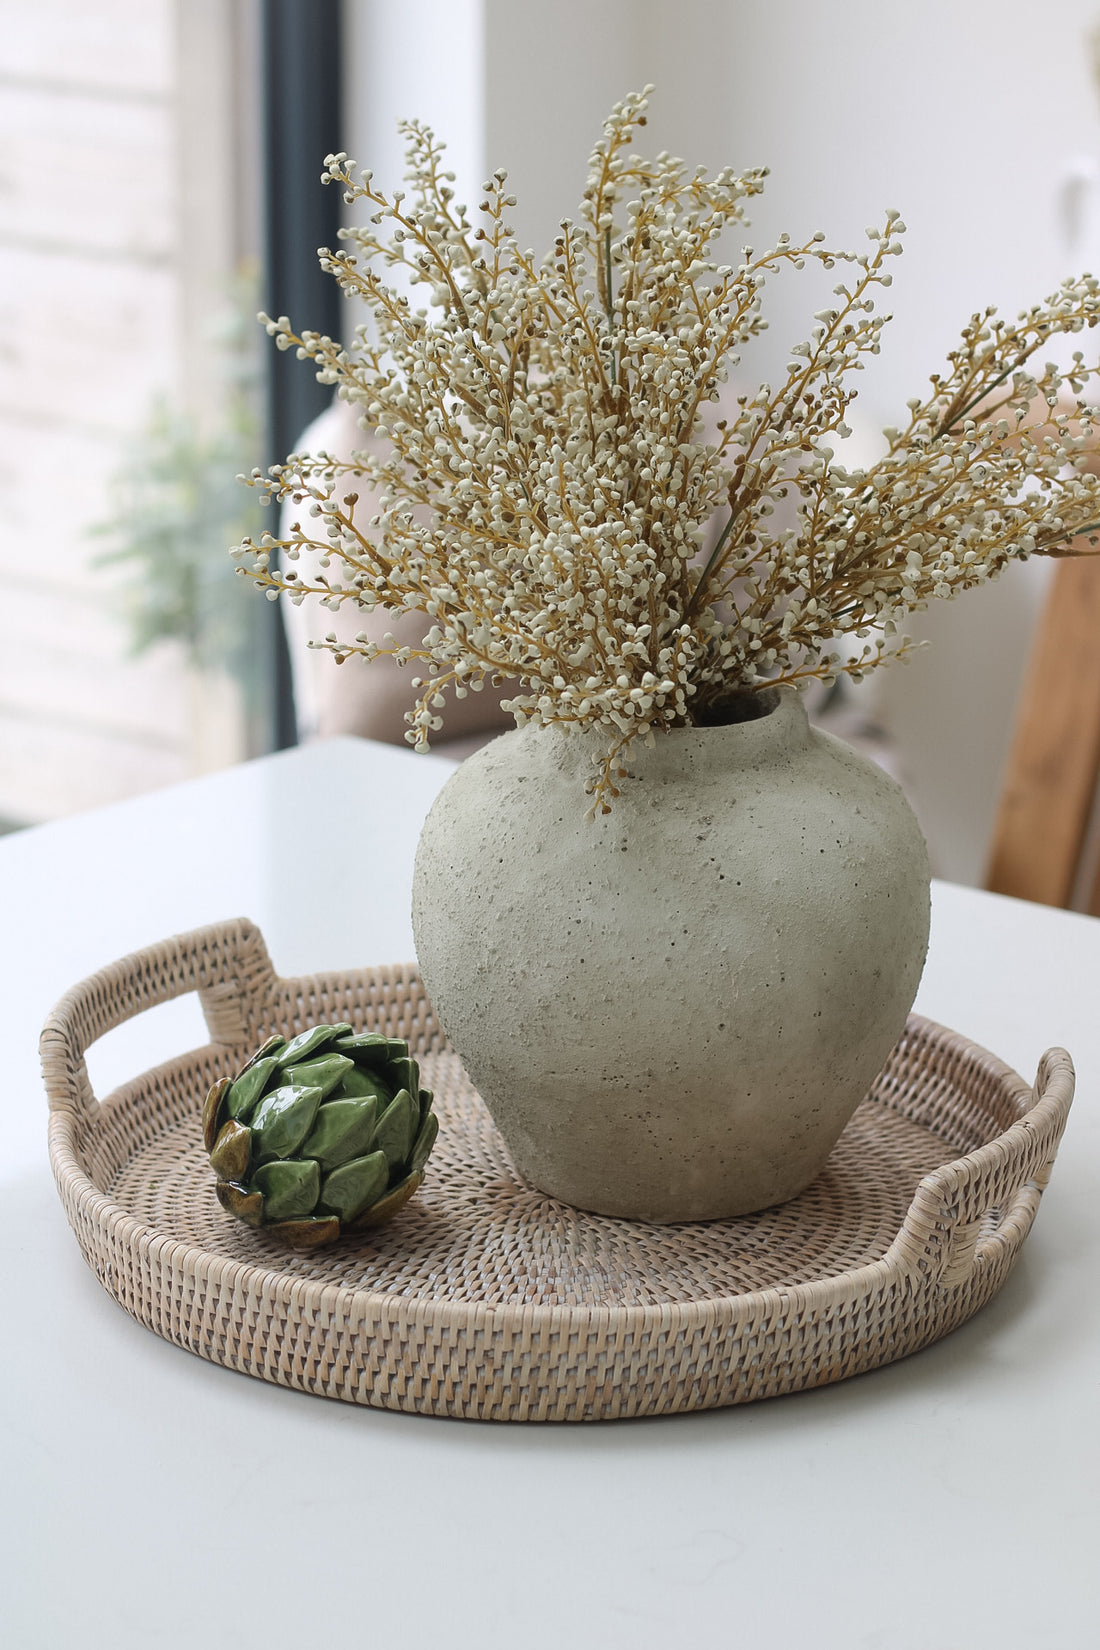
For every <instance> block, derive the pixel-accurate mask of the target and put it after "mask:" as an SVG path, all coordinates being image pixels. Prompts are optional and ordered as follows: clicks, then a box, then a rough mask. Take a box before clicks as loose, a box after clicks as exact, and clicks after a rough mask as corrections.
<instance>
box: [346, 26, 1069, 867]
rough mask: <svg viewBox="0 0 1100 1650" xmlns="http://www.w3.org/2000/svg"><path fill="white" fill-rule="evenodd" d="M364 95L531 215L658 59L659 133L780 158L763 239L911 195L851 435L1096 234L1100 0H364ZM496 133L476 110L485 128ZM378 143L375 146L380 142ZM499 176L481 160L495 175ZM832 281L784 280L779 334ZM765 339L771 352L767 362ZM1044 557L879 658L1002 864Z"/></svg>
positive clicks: (803, 318) (934, 782)
mask: <svg viewBox="0 0 1100 1650" xmlns="http://www.w3.org/2000/svg"><path fill="white" fill-rule="evenodd" d="M348 5H349V17H350V18H351V19H352V28H353V54H354V63H353V65H352V76H353V78H354V79H355V80H356V81H357V82H358V83H359V85H361V87H362V101H363V113H362V114H361V115H360V116H359V120H360V127H359V129H360V130H361V131H362V132H363V136H364V139H366V140H367V143H368V144H369V145H373V149H372V151H371V152H372V153H373V154H374V155H375V156H376V157H378V169H379V171H383V170H384V169H385V168H388V167H389V166H390V165H391V160H390V156H391V153H392V150H387V148H386V143H387V141H389V140H388V139H387V137H386V134H385V131H384V130H383V128H384V127H385V125H386V123H387V122H389V121H390V120H391V114H396V113H423V114H426V115H427V116H428V117H429V118H430V119H434V120H436V121H437V122H438V125H439V129H440V131H444V130H451V131H453V132H455V133H456V134H457V137H458V149H459V152H460V153H461V155H462V156H463V157H467V156H468V157H469V163H470V165H471V167H472V168H474V169H477V168H476V167H474V157H475V156H476V158H477V167H480V168H481V169H482V170H484V169H491V168H492V167H494V166H497V165H504V166H506V167H507V168H508V171H509V173H510V177H511V183H512V187H513V189H514V191H515V193H516V194H517V196H518V197H519V206H518V207H517V209H516V211H515V213H514V220H515V222H516V224H517V227H518V229H519V232H520V236H521V239H523V240H524V241H525V242H526V243H527V244H530V245H532V246H534V247H535V248H536V249H541V247H542V246H543V245H545V244H546V243H547V242H548V241H549V239H550V237H551V236H552V234H553V231H554V227H555V225H556V223H557V221H558V219H559V218H560V217H561V216H562V215H563V214H564V213H567V212H569V213H574V212H575V208H576V203H577V200H578V198H579V194H580V189H581V185H582V182H583V177H584V169H585V160H586V157H587V155H588V152H589V150H590V148H591V146H592V143H593V141H594V140H595V138H596V137H597V136H598V135H599V129H600V123H601V121H602V118H603V116H604V115H605V114H606V113H607V111H608V109H609V108H610V107H611V105H612V103H613V102H615V101H616V100H617V99H618V98H619V97H621V96H622V95H623V94H624V93H625V92H626V91H628V90H633V89H635V88H636V87H638V86H640V85H642V84H643V83H645V82H646V81H652V82H654V83H655V84H656V86H657V88H658V90H657V93H656V96H655V97H654V100H653V105H652V115H651V120H650V126H649V130H648V132H647V133H646V134H645V137H646V146H647V147H650V146H652V148H653V150H657V149H659V148H668V149H671V150H673V151H674V152H675V153H677V154H681V155H683V156H684V157H685V158H686V159H688V160H690V161H693V162H695V161H698V162H702V163H704V164H706V165H707V166H708V167H710V168H712V169H713V168H717V167H718V166H721V165H725V164H735V165H738V166H744V167H748V166H756V165H767V166H769V167H770V168H771V173H772V175H771V178H770V180H769V188H768V192H767V195H766V196H765V198H764V201H763V202H762V203H760V205H759V207H758V209H757V211H756V212H755V214H754V218H755V221H754V224H753V227H752V232H751V233H752V240H753V244H755V245H757V246H761V245H763V244H764V239H765V237H766V236H768V235H771V234H774V233H775V232H777V231H778V230H779V229H782V228H789V229H790V230H791V232H792V233H796V232H798V231H801V230H803V229H806V230H814V229H817V228H821V229H823V230H825V232H826V234H827V235H828V236H829V237H830V239H833V240H835V241H836V242H837V243H838V244H839V245H842V246H844V245H856V244H858V243H859V242H860V241H861V239H862V235H863V230H864V227H865V226H866V225H868V224H871V223H875V222H877V221H881V217H882V213H883V211H884V209H885V208H886V207H887V206H896V207H897V208H898V209H899V210H900V211H901V212H902V213H903V215H904V218H905V221H906V223H907V225H908V228H909V235H908V237H907V245H908V250H907V252H906V255H905V257H904V258H903V259H901V260H899V265H898V267H897V268H896V270H895V281H894V286H893V289H892V294H891V296H892V298H893V309H894V312H895V314H896V316H897V319H896V321H895V322H894V324H893V326H892V327H891V328H890V329H889V330H888V334H887V339H886V342H885V344H884V350H883V354H882V356H881V357H880V358H879V360H878V361H877V362H876V363H875V371H874V372H870V371H869V372H868V373H866V375H865V378H864V381H863V392H862V398H861V402H860V403H859V414H860V416H859V418H858V420H856V421H854V422H855V423H856V425H857V434H856V437H855V438H854V439H856V440H858V441H859V442H860V444H861V445H863V446H865V447H873V445H874V443H875V441H876V440H877V439H878V431H879V430H880V429H881V427H882V425H883V424H886V423H891V422H895V421H897V419H898V415H899V410H900V408H901V407H902V406H903V405H904V402H905V400H906V398H907V397H908V396H910V395H913V394H917V393H920V392H921V391H922V389H923V387H924V383H925V380H926V379H927V376H928V374H929V373H930V372H931V371H933V370H936V368H938V367H939V366H940V365H941V363H942V361H943V359H944V356H945V354H946V351H947V350H948V349H949V348H950V347H951V346H952V344H953V342H954V340H955V338H956V337H957V334H958V331H959V328H960V326H961V325H962V323H963V322H964V321H965V319H966V318H967V317H968V316H969V314H970V313H971V311H972V310H974V309H976V308H978V307H979V306H982V305H984V304H986V303H989V302H994V303H997V304H999V305H1000V306H1001V308H1002V309H1003V310H1005V311H1007V312H1014V311H1015V310H1016V309H1018V308H1019V307H1021V306H1022V305H1024V304H1025V303H1030V302H1032V301H1034V300H1035V299H1037V298H1040V297H1042V296H1044V295H1046V293H1048V292H1049V291H1050V290H1052V289H1053V287H1054V286H1055V285H1056V284H1057V282H1058V281H1059V279H1060V278H1061V277H1062V276H1063V275H1064V274H1066V273H1068V272H1070V271H1071V270H1076V269H1078V268H1080V267H1083V266H1085V265H1087V264H1088V263H1089V262H1090V261H1096V262H1100V251H1097V249H1096V248H1095V246H1094V247H1092V248H1091V249H1090V248H1089V246H1087V245H1085V244H1081V243H1080V237H1079V244H1077V245H1076V246H1072V247H1071V246H1070V244H1069V237H1068V236H1067V231H1066V222H1065V214H1064V211H1063V206H1064V200H1063V180H1064V178H1065V175H1066V172H1067V169H1068V168H1069V167H1071V166H1072V165H1073V164H1074V163H1075V162H1077V161H1078V160H1079V159H1080V157H1085V158H1086V160H1088V159H1100V96H1098V93H1097V88H1096V83H1095V81H1094V79H1093V73H1092V68H1091V46H1090V44H1089V38H1088V37H1089V32H1090V30H1091V29H1092V28H1093V27H1095V26H1096V25H1097V23H1098V22H1100V0H1062V3H1061V4H1060V5H1059V6H1058V7H1057V8H1056V9H1055V10H1051V11H1046V12H1044V11H1042V10H1041V9H1040V8H1039V7H1037V6H1036V5H1035V3H1034V0H965V3H961V0H920V3H919V4H914V3H913V0H833V3H830V4H824V3H822V0H725V3H722V0H709V3H708V0H679V3H678V4H677V5H676V6H675V8H673V7H672V6H671V5H669V4H667V3H666V0H633V3H631V0H587V3H582V0H557V3H556V4H555V5H554V6H553V7H548V6H544V5H542V4H537V3H535V0H465V3H464V4H456V3H454V0H452V3H451V4H450V5H449V6H444V5H441V4H440V5H436V4H433V3H430V0H417V3H416V4H404V5H402V6H399V7H383V6H382V5H381V4H378V3H377V0H348ZM479 134H480V136H479ZM359 147H360V149H361V150H362V151H363V152H361V153H360V154H358V156H357V158H358V159H359V160H361V161H363V162H364V164H372V163H373V162H372V161H371V160H370V159H369V158H368V149H367V147H366V146H365V144H364V143H362V142H361V143H360V144H359ZM478 181H480V180H478ZM818 307H819V301H818V300H817V299H816V296H815V295H814V294H812V293H811V291H810V290H809V286H808V283H804V284H802V285H799V283H798V282H797V279H796V280H793V281H790V280H789V281H786V282H783V283H778V284H777V285H776V287H775V290H774V292H773V293H772V295H771V299H770V302H769V307H768V314H769V316H770V319H771V326H772V333H771V338H772V340H774V344H773V347H772V351H771V356H770V359H771V360H772V361H773V362H774V361H775V359H776V358H777V356H778V355H779V352H781V351H782V350H783V349H784V348H785V347H786V346H787V345H788V344H789V343H792V342H794V341H796V340H797V339H799V338H801V337H803V336H804V335H805V332H806V329H807V327H808V325H809V317H810V315H811V314H812V311H813V310H814V309H816V308H818ZM768 359H769V358H768V352H767V351H765V352H763V356H762V359H761V361H760V363H759V366H760V375H761V376H766V375H767V372H768ZM1046 572H1047V568H1046V567H1045V566H1041V565H1040V566H1036V567H1027V568H1020V569H1014V570H1013V571H1012V573H1011V574H1010V575H1009V576H1008V577H1007V578H1006V579H1005V580H1004V581H1002V582H1001V583H1000V584H998V585H995V586H992V587H989V588H988V589H986V590H983V591H981V592H978V593H974V594H972V595H970V596H967V597H964V598H963V599H962V601H961V602H960V603H959V604H958V605H957V606H944V607H941V608H940V610H939V611H938V612H935V613H934V614H932V615H930V616H926V617H924V618H922V620H921V621H920V627H919V628H920V634H921V635H923V636H927V637H928V638H930V639H931V642H932V645H931V646H930V647H929V648H928V649H926V650H925V652H924V653H923V654H922V655H921V656H920V657H919V658H918V659H917V660H916V661H915V662H914V663H913V664H911V665H910V666H909V667H908V668H907V669H901V668H895V669H894V670H893V671H886V672H883V673H882V675H881V676H880V677H879V679H878V680H879V690H878V692H877V693H876V694H875V696H874V702H875V704H876V705H877V707H878V708H879V710H880V711H881V715H882V717H883V718H884V719H885V720H886V722H887V723H888V725H889V727H890V730H891V731H892V732H893V733H894V735H895V736H896V737H897V738H898V740H899V741H900V742H901V744H902V747H903V748H902V757H903V763H904V767H905V770H906V773H907V778H908V783H909V786H910V790H911V794H912V795H913V799H914V802H915V805H916V807H917V811H918V813H919V814H920V816H921V819H922V823H923V824H924V826H925V830H926V834H927V835H928V837H929V840H930V845H931V847H932V852H933V858H934V861H935V864H936V867H937V869H938V870H939V871H940V872H941V874H945V875H948V876H950V877H953V878H956V879H958V880H964V881H974V880H978V879H979V878H980V876H981V871H982V866H983V861H984V853H985V842H986V838H987V835H988V830H989V825H990V822H991V819H992V815H993V810H994V807H995V801H996V789H997V783H998V775H999V772H1000V767H1001V763H1002V761H1003V757H1004V752H1005V749H1006V746H1007V741H1008V737H1009V731H1010V725H1011V716H1012V708H1013V703H1014V699H1015V695H1016V692H1017V688H1018V683H1019V679H1020V673H1021V668H1022V662H1023V656H1024V653H1025V652H1026V647H1027V643H1028V639H1029V636H1030V631H1031V627H1032V624H1033V621H1034V615H1035V611H1036V607H1037V604H1038V602H1039V600H1040V597H1041V592H1042V589H1043V586H1044V583H1045V577H1044V575H1045V574H1046Z"/></svg>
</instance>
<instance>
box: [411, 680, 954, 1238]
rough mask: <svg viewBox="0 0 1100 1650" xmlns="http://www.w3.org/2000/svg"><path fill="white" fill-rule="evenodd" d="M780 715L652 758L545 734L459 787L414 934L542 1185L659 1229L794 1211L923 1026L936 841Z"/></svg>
mask: <svg viewBox="0 0 1100 1650" xmlns="http://www.w3.org/2000/svg"><path fill="white" fill-rule="evenodd" d="M771 698H772V700H773V702H774V708H773V709H772V710H771V712H770V714H768V715H765V716H762V717H760V718H759V719H757V720H754V721H747V722H740V723H736V724H734V725H731V726H723V727H712V728H684V729H677V730H675V731H674V732H671V733H667V734H658V735H657V738H656V743H655V746H654V747H653V748H652V749H646V748H645V747H644V746H643V745H642V742H641V740H640V739H639V740H637V741H635V743H634V744H633V745H631V746H630V747H629V750H628V753H627V760H626V764H625V765H626V766H627V768H628V770H629V773H630V777H629V778H628V779H626V780H624V781H621V785H622V795H621V796H620V797H618V798H616V799H615V801H614V803H613V808H612V812H611V813H610V814H609V815H606V816H604V817H602V818H600V819H597V820H595V821H590V820H587V819H586V817H585V815H586V813H587V810H588V806H589V802H588V799H587V797H586V796H585V794H584V785H585V780H586V778H587V777H588V776H589V775H591V774H592V773H593V771H594V767H593V761H592V758H593V755H594V754H595V753H598V752H599V751H600V749H601V742H600V740H599V739H596V738H594V737H593V736H591V735H590V734H587V733H584V732H579V731H572V732H566V731H564V730H559V729H552V728H543V727H539V726H534V725H529V726H527V727H525V728H523V729H520V730H517V731H515V732H512V733H506V734H503V735H501V736H500V737H499V738H497V739H495V740H493V741H492V743H491V744H489V745H486V746H485V747H484V748H483V749H482V750H480V751H478V752H477V753H476V754H475V755H474V756H472V757H470V758H469V759H468V760H467V761H466V762H464V763H463V764H462V766H461V767H459V768H458V769H457V770H456V771H455V773H454V774H453V775H452V776H451V778H450V779H449V780H448V781H447V784H446V785H445V786H444V788H443V790H442V791H441V792H440V795H439V797H438V798H437V800H436V802H435V804H434V806H433V808H432V810H431V813H430V814H429V816H428V819H427V821H426V823H425V826H424V830H423V833H422V836H421V839H420V844H419V848H418V851H417V861H416V874H415V879H414V890H413V926H414V932H415V936H416V946H417V956H418V959H419V963H420V968H421V972H422V975H423V978H424V982H425V986H426V988H427V991H428V995H429V997H430V998H431V1000H432V1003H433V1006H434V1008H435V1011H436V1014H437V1016H438V1018H439V1020H440V1023H441V1024H442V1026H443V1028H444V1030H445V1031H446V1033H447V1035H448V1037H449V1038H450V1039H451V1042H452V1043H453V1045H454V1047H455V1048H456V1050H457V1051H458V1053H459V1055H460V1056H461V1058H462V1060H463V1062H464V1064H465V1066H466V1069H467V1071H468V1072H469V1075H470V1077H471V1079H472V1081H473V1083H474V1084H475V1086H476V1087H477V1089H478V1091H479V1092H480V1094H481V1095H482V1097H483V1099H484V1100H485V1102H486V1104H487V1106H488V1107H489V1110H490V1112H491V1114H492V1116H493V1119H494V1121H495V1123H496V1124H497V1126H498V1128H499V1129H500V1131H501V1133H502V1134H503V1136H504V1139H505V1142H506V1143H507V1145H508V1147H509V1150H510V1152H511V1154H512V1157H513V1160H514V1162H515V1164H516V1167H517V1168H518V1170H519V1171H520V1173H521V1174H522V1175H523V1176H524V1177H525V1178H526V1179H527V1180H529V1181H531V1182H532V1183H533V1184H534V1185H535V1186H537V1187H539V1188H540V1189H541V1190H543V1191H545V1192H547V1193H549V1194H551V1195H552V1196H554V1197H557V1198H561V1199H563V1200H564V1201H565V1202H567V1203H571V1204H573V1205H575V1206H577V1207H578V1208H583V1209H588V1210H593V1211H595V1212H597V1213H600V1214H606V1215H615V1216H621V1217H625V1218H630V1219H639V1220H652V1221H659V1222H667V1221H682V1220H710V1219H719V1218H724V1217H729V1216H733V1215H738V1214H746V1213H748V1212H750V1211H752V1210H755V1209H760V1208H764V1207H767V1206H768V1205H770V1204H773V1203H779V1202H783V1201H785V1200H786V1199H787V1198H790V1197H793V1196H795V1195H796V1194H797V1193H798V1192H800V1191H801V1190H802V1189H803V1188H804V1187H805V1186H807V1185H808V1184H809V1183H810V1182H811V1181H812V1180H813V1179H814V1178H815V1176H816V1175H817V1174H818V1173H819V1172H820V1170H821V1169H822V1167H823V1166H824V1163H825V1160H826V1158H827V1157H828V1154H829V1152H830V1150H831V1149H832V1147H833V1145H834V1144H835V1142H836V1140H837V1138H838V1136H839V1134H840V1132H841V1130H842V1129H843V1127H844V1125H845V1123H846V1122H847V1121H848V1119H849V1117H850V1116H851V1114H852V1112H853V1111H854V1110H855V1107H856V1106H857V1105H858V1104H859V1102H860V1100H861V1099H862V1098H863V1096H864V1094H865V1093H866V1091H867V1089H868V1088H869V1087H870V1084H871V1081H872V1079H873V1078H874V1076H875V1075H876V1073H877V1072H878V1071H879V1069H880V1068H881V1066H882V1064H883V1063H884V1061H885V1059H886V1056H887V1054H888V1053H889V1051H890V1049H891V1048H892V1046H893V1044H894V1043H895V1041H896V1040H897V1038H898V1037H899V1036H900V1034H901V1032H902V1030H903V1028H904V1025H905V1019H906V1015H907V1013H908V1011H909V1008H910V1007H911V1005H912V1001H913V998H914V996H915V994H916V989H917V985H918V982H919V979H920V974H921V969H922V967H923V963H924V957H925V951H926V947H927V941H928V920H929V892H928V887H929V873H928V858H927V852H926V849H925V844H924V840H923V838H922V836H921V833H920V830H919V828H918V826H917V823H916V820H915V819H914V817H913V814H912V811H911V810H910V808H909V805H908V803H907V802H906V800H905V798H904V796H903V795H902V793H901V791H900V789H899V788H898V786H897V785H896V784H895V783H894V782H893V780H891V779H890V778H888V777H887V775H886V774H884V773H883V772H882V771H881V770H880V769H879V768H877V767H876V766H875V765H874V764H873V763H871V762H868V761H866V760H865V759H864V758H862V757H860V756H858V755H857V754H856V753H855V752H854V751H852V750H851V749H850V748H849V747H848V746H847V745H845V744H843V743H842V742H841V741H840V740H837V739H834V738H832V737H831V736H829V735H827V734H823V733H821V732H819V731H816V730H814V729H812V728H811V727H810V725H809V723H808V721H807V718H806V713H805V710H804V708H803V706H802V703H801V700H800V698H799V696H798V695H797V693H795V692H794V691H792V690H780V691H779V692H777V693H775V694H774V695H772V696H771Z"/></svg>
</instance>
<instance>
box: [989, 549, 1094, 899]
mask: <svg viewBox="0 0 1100 1650" xmlns="http://www.w3.org/2000/svg"><path fill="white" fill-rule="evenodd" d="M1098 797H1100V556H1089V557H1081V558H1072V559H1066V560H1064V561H1060V562H1059V564H1058V566H1057V567H1056V569H1055V572H1054V579H1053V583H1052V586H1051V592H1050V595H1049V597H1048V599H1047V604H1046V607H1045V609H1044V611H1043V615H1042V618H1041V619H1040V621H1039V627H1038V631H1037V633H1036V638H1035V642H1034V644H1033V646H1032V650H1031V656H1030V658H1029V660H1028V665H1027V670H1026V673H1025V676H1024V683H1023V687H1022V690H1021V694H1020V706H1019V709H1018V711H1017V715H1016V726H1015V731H1014V734H1013V740H1012V746H1011V749H1010V751H1009V757H1008V762H1007V765H1006V768H1005V778H1004V783H1003V788H1002V792H1001V800H1000V804H999V807H998V811H997V817H996V820H995V822H994V829H993V840H992V848H991V852H990V858H989V869H988V872H987V875H986V887H987V888H989V889H991V890H992V891H993V892H994V893H998V894H1012V895H1015V896H1016V897H1017V898H1018V899H1028V900H1035V901H1037V902H1038V903H1040V904H1042V905H1056V906H1061V907H1065V908H1070V907H1072V908H1075V909H1078V910H1085V911H1089V912H1091V913H1092V915H1093V916H1100V806H1098Z"/></svg>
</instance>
